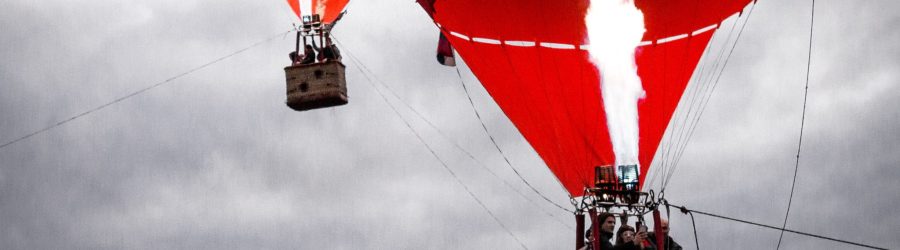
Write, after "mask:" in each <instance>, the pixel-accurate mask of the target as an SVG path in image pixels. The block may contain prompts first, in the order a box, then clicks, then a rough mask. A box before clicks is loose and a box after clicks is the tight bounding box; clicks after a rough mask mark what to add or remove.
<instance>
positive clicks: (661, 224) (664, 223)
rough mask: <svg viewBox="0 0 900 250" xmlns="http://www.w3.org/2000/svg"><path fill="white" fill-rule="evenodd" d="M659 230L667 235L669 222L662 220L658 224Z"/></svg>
mask: <svg viewBox="0 0 900 250" xmlns="http://www.w3.org/2000/svg"><path fill="white" fill-rule="evenodd" d="M659 228H660V229H662V230H661V231H662V232H663V233H664V234H669V220H666V219H662V220H660V222H659Z"/></svg>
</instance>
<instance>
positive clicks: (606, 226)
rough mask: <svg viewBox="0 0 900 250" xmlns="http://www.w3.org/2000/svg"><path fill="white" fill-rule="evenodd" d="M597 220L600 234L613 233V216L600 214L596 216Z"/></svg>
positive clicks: (614, 220)
mask: <svg viewBox="0 0 900 250" xmlns="http://www.w3.org/2000/svg"><path fill="white" fill-rule="evenodd" d="M597 218H598V219H599V221H600V222H601V223H602V224H600V231H601V232H604V233H610V234H611V233H613V229H615V228H616V218H615V217H613V214H611V213H600V215H598V216H597Z"/></svg>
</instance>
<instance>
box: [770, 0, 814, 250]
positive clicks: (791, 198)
mask: <svg viewBox="0 0 900 250" xmlns="http://www.w3.org/2000/svg"><path fill="white" fill-rule="evenodd" d="M815 17H816V0H812V8H811V9H810V17H809V48H808V50H807V53H806V86H805V87H804V88H803V113H802V115H801V116H800V138H799V141H798V142H797V161H796V162H795V163H794V179H793V180H792V181H791V195H790V196H789V197H788V206H787V211H785V212H784V222H783V223H782V224H781V230H782V231H781V234H780V235H779V236H778V245H777V246H776V247H775V249H781V240H782V239H783V238H784V227H786V226H787V221H788V216H789V215H790V214H791V204H792V203H793V201H794V187H796V184H797V171H798V170H799V169H800V149H801V147H802V146H803V126H804V125H805V123H806V98H807V96H808V94H809V65H810V64H811V62H812V38H813V22H814V21H815Z"/></svg>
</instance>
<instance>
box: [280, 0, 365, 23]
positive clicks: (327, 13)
mask: <svg viewBox="0 0 900 250" xmlns="http://www.w3.org/2000/svg"><path fill="white" fill-rule="evenodd" d="M287 2H288V5H290V6H291V10H293V11H294V14H297V17H301V16H303V15H305V14H306V13H315V14H319V16H320V17H321V18H322V22H323V23H333V22H334V20H335V19H337V17H338V15H340V14H341V11H344V7H346V6H347V3H348V2H350V0H311V1H310V2H312V9H313V11H310V10H307V11H303V10H300V0H287ZM319 5H321V6H322V8H321V9H319V8H317V7H316V6H319Z"/></svg>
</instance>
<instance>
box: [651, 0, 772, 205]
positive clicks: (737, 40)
mask: <svg viewBox="0 0 900 250" xmlns="http://www.w3.org/2000/svg"><path fill="white" fill-rule="evenodd" d="M756 5H757V4H756V3H754V4H753V5H751V6H750V11H749V12H748V13H747V18H746V19H745V20H744V23H743V24H741V29H740V30H739V31H738V34H737V37H736V38H735V40H734V44H732V45H731V49H730V50H729V52H728V55H727V56H725V61H724V62H723V64H722V68H721V69H720V70H719V73H718V75H717V76H716V80H715V81H714V82H713V84H712V87H711V89H710V91H709V97H707V98H706V101H704V102H703V103H702V105H701V106H700V112H698V113H697V115H696V117H695V119H694V123H693V125H692V126H691V128H690V132H689V133H688V136H687V139H685V141H684V143H682V144H681V147H680V149H679V153H678V156H677V157H676V158H675V163H674V165H673V166H672V169H671V170H669V171H670V172H669V173H668V174H667V176H666V178H665V179H666V180H665V183H664V184H663V189H665V187H666V186H668V185H669V181H671V179H672V176H673V175H674V174H675V171H676V170H677V169H678V165H679V163H680V162H681V158H682V156H683V155H684V151H685V149H686V148H687V145H688V144H689V143H690V141H691V139H692V138H693V136H694V133H695V132H696V131H697V130H696V129H697V124H699V121H700V117H702V116H703V113H704V112H705V111H706V107H707V106H708V105H709V100H710V99H712V98H711V97H712V94H713V93H714V92H715V91H716V87H718V85H719V80H721V79H722V75H724V74H723V73H724V72H725V68H726V67H727V66H728V62H729V61H730V60H729V59H731V55H732V54H733V53H734V49H735V48H736V47H737V45H738V43H740V41H741V35H742V34H743V33H744V28H746V27H747V23H749V22H750V17H751V16H752V15H753V10H754V9H756ZM713 74H714V75H715V72H713Z"/></svg>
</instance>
